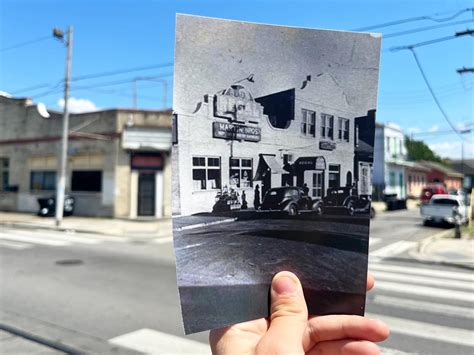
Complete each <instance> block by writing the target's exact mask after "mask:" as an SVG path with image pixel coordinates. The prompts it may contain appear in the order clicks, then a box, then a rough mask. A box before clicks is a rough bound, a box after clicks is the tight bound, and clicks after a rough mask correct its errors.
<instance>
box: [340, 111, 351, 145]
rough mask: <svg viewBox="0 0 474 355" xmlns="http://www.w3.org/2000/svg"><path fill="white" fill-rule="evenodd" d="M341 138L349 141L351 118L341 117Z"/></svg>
mask: <svg viewBox="0 0 474 355" xmlns="http://www.w3.org/2000/svg"><path fill="white" fill-rule="evenodd" d="M338 138H339V140H344V141H346V142H349V120H348V119H347V118H342V117H339V135H338Z"/></svg>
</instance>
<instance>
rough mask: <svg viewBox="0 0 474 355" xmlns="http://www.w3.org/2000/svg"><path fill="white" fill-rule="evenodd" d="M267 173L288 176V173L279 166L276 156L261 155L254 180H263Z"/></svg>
mask: <svg viewBox="0 0 474 355" xmlns="http://www.w3.org/2000/svg"><path fill="white" fill-rule="evenodd" d="M267 173H270V174H288V172H287V171H286V170H284V169H283V167H281V166H280V164H278V162H277V161H276V158H275V156H274V155H266V154H260V159H259V161H258V167H257V171H256V173H255V177H254V180H262V179H263V178H264V177H265V175H266V174H267Z"/></svg>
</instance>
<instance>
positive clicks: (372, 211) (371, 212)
mask: <svg viewBox="0 0 474 355" xmlns="http://www.w3.org/2000/svg"><path fill="white" fill-rule="evenodd" d="M373 218H375V209H374V208H373V207H370V219H373Z"/></svg>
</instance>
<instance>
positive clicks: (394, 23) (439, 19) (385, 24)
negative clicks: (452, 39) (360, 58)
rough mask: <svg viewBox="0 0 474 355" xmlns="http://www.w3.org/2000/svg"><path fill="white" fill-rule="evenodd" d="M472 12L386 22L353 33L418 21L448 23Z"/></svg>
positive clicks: (436, 14)
mask: <svg viewBox="0 0 474 355" xmlns="http://www.w3.org/2000/svg"><path fill="white" fill-rule="evenodd" d="M469 11H470V12H472V13H473V14H474V8H472V7H470V8H466V9H463V10H460V11H458V12H456V13H455V14H454V15H452V16H448V17H444V18H438V19H437V18H434V16H439V15H440V14H439V13H435V14H432V15H425V16H416V17H409V18H405V19H401V20H396V21H390V22H385V23H380V24H376V25H371V26H365V27H359V28H356V29H354V30H353V31H367V30H372V29H375V28H385V27H390V26H396V25H400V24H403V23H408V22H416V21H422V20H429V21H434V22H446V21H450V20H453V19H455V18H456V17H459V16H460V15H462V14H464V13H465V12H469Z"/></svg>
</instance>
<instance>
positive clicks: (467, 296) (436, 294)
mask: <svg viewBox="0 0 474 355" xmlns="http://www.w3.org/2000/svg"><path fill="white" fill-rule="evenodd" d="M376 287H377V289H378V290H382V291H390V292H395V293H402V294H410V295H416V296H427V297H431V298H441V299H446V300H457V301H464V302H473V301H474V294H473V293H472V292H463V291H455V290H448V289H443V288H438V287H426V286H417V285H406V284H402V283H398V282H388V281H377V286H376Z"/></svg>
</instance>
